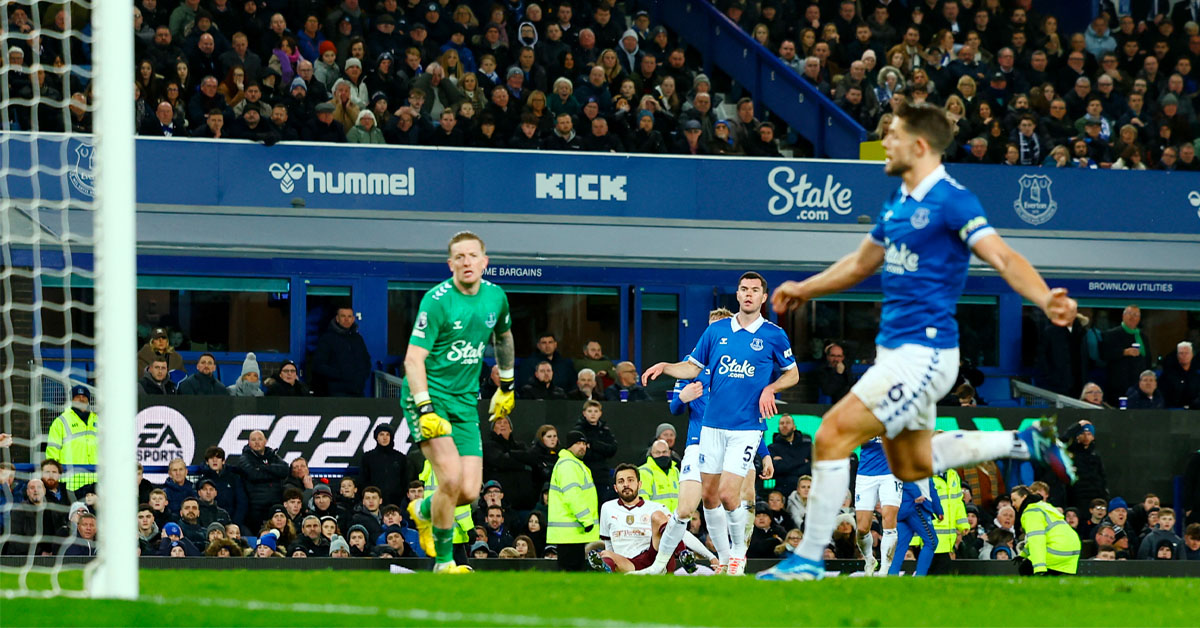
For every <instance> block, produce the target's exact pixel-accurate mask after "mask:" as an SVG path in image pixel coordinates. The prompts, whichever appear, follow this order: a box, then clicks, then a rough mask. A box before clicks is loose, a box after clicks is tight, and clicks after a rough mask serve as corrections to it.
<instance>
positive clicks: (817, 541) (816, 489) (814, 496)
mask: <svg viewBox="0 0 1200 628" xmlns="http://www.w3.org/2000/svg"><path fill="white" fill-rule="evenodd" d="M849 487H850V459H849V458H842V459H841V460H818V461H817V462H816V463H814V464H813V483H812V492H811V493H809V496H808V512H807V514H806V515H805V518H804V527H805V528H806V529H805V532H804V540H802V541H800V545H799V546H798V547H796V554H798V555H799V556H800V557H801V558H804V559H807V560H811V561H813V562H818V561H820V560H822V559H823V558H824V557H825V547H826V546H827V545H829V542H830V541H831V540H833V529H834V525H835V523H836V522H835V519H836V518H837V514H838V510H839V509H841V507H842V502H843V501H845V500H846V490H847V489H848V488H849Z"/></svg>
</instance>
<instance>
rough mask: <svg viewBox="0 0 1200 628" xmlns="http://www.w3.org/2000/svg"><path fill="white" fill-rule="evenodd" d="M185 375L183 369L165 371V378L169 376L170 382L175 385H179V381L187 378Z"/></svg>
mask: <svg viewBox="0 0 1200 628" xmlns="http://www.w3.org/2000/svg"><path fill="white" fill-rule="evenodd" d="M187 376H188V373H187V371H185V370H183V369H174V370H171V371H167V378H169V379H170V380H171V383H172V384H175V385H176V386H178V385H179V382H182V381H183V380H185V379H187Z"/></svg>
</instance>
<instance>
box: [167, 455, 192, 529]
mask: <svg viewBox="0 0 1200 628" xmlns="http://www.w3.org/2000/svg"><path fill="white" fill-rule="evenodd" d="M160 488H162V490H163V491H164V492H165V493H166V494H167V510H169V511H171V514H173V515H175V516H179V507H180V506H182V505H183V500H184V499H187V498H188V497H192V498H195V497H196V489H195V488H194V487H193V486H192V483H191V482H188V479H187V463H186V462H184V461H183V458H176V459H174V460H172V461H171V464H170V465H168V466H167V481H166V482H163V483H162V486H161V487H160Z"/></svg>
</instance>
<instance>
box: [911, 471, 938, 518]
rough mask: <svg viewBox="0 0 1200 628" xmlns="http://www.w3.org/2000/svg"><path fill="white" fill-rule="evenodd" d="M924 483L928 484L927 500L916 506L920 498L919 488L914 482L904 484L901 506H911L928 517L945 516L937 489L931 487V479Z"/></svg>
mask: <svg viewBox="0 0 1200 628" xmlns="http://www.w3.org/2000/svg"><path fill="white" fill-rule="evenodd" d="M925 481H926V482H928V483H929V498H928V499H926V500H925V501H923V502H921V503H919V504H918V503H917V498H918V497H920V496H921V487H920V486H918V485H917V483H916V482H905V483H904V500H903V502H902V506H907V505H909V504H912V507H914V508H919V509H921V510H923V511H925V514H926V515H929V516H930V517H932V516H934V515H936V516H938V517H942V516H945V514H946V513H945V511H943V510H942V500H941V499H940V498H938V492H937V489H936V488H934V486H933V478H930V479H928V480H925Z"/></svg>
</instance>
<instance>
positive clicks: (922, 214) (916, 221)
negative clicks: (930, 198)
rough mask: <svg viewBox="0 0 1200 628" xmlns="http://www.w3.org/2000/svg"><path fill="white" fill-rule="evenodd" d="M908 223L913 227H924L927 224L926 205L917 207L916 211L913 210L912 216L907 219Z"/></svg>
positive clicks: (927, 210) (927, 212) (927, 211)
mask: <svg viewBox="0 0 1200 628" xmlns="http://www.w3.org/2000/svg"><path fill="white" fill-rule="evenodd" d="M908 222H909V224H911V225H912V227H913V229H924V228H925V227H928V226H929V209H928V208H926V207H918V208H917V211H915V212H913V215H912V218H909V219H908Z"/></svg>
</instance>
